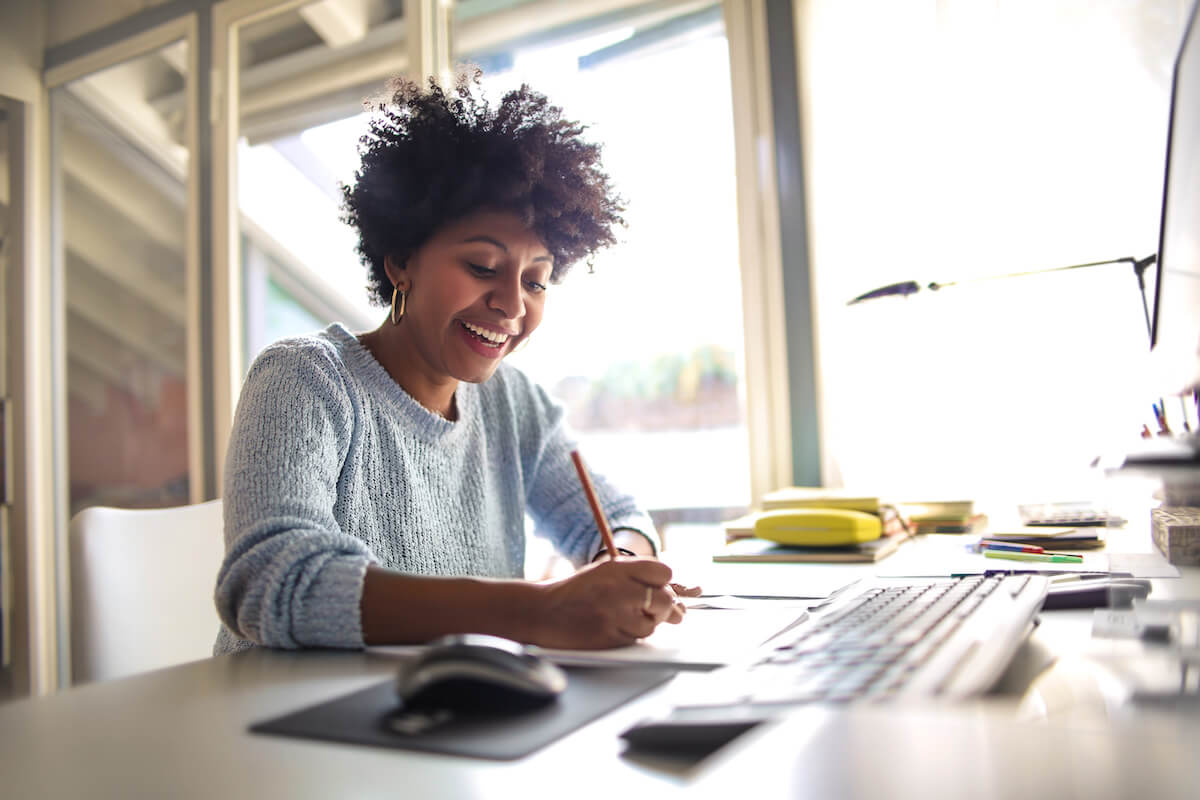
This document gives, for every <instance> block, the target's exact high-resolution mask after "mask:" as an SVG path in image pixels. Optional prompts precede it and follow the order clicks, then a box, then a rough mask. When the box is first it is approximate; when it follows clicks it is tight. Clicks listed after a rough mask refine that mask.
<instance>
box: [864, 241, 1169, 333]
mask: <svg viewBox="0 0 1200 800" xmlns="http://www.w3.org/2000/svg"><path fill="white" fill-rule="evenodd" d="M1157 260H1158V257H1157V255H1156V254H1154V253H1151V254H1150V255H1148V256H1146V257H1145V258H1134V257H1133V256H1125V257H1123V258H1113V259H1109V260H1108V261H1089V262H1088V263H1086V264H1071V265H1070V266H1067V267H1050V268H1049V269H1035V270H1029V271H1026V272H1009V273H1005V274H1003V275H984V276H982V277H978V278H965V279H963V280H960V281H945V282H944V283H938V282H936V281H935V282H932V283H927V284H925V288H926V289H928V290H930V291H933V292H936V291H938V290H940V289H945V288H946V287H948V286H958V285H960V284H964V283H978V282H980V281H994V280H1000V279H1002V278H1023V277H1026V276H1028V275H1044V274H1046V273H1049V272H1066V271H1067V270H1072V269H1086V268H1088V267H1102V266H1105V265H1108V264H1132V265H1133V274H1134V277H1136V278H1137V282H1138V289H1139V290H1140V292H1141V295H1142V312H1143V313H1144V314H1145V316H1146V332H1147V333H1148V334H1150V335H1151V336H1153V325H1152V323H1151V321H1150V303H1149V301H1148V300H1147V299H1146V277H1145V275H1146V270H1148V269H1149V268H1150V267H1152V266H1154V264H1155V263H1156V262H1157ZM919 291H921V285H920V284H919V283H917V282H916V281H900V282H899V283H889V284H888V285H887V286H880V287H879V288H878V289H872V290H871V291H869V292H864V293H863V294H860V295H859V296H858V297H855V298H854V299H853V300H850V301H848V302H847V303H846V305H848V306H852V305H854V304H856V303H861V302H863V301H866V300H876V299H878V298H880V297H908V296H909V295H910V294H916V293H917V292H919Z"/></svg>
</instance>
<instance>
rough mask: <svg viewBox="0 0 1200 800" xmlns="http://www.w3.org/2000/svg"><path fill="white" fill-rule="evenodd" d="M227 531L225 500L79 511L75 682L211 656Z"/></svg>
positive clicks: (74, 552)
mask: <svg viewBox="0 0 1200 800" xmlns="http://www.w3.org/2000/svg"><path fill="white" fill-rule="evenodd" d="M222 530H223V523H222V519H221V501H220V500H212V501H209V502H207V503H199V504H197V505H191V506H179V507H177V508H156V509H123V508H107V507H103V506H93V507H91V508H86V509H84V510H82V511H80V512H79V513H78V514H76V515H75V516H74V517H73V518H72V519H71V529H70V547H71V666H72V672H73V680H74V682H75V683H85V682H88V681H98V680H108V679H110V678H116V677H120V676H122V675H129V674H132V673H135V672H143V671H146V670H151V669H158V668H159V667H166V666H170V665H172V664H180V663H183V662H185V661H195V660H197V659H201V658H207V657H209V656H211V655H212V647H213V642H214V641H215V640H216V635H217V630H218V628H219V626H220V619H219V617H218V616H217V611H216V606H215V605H214V602H213V589H214V588H215V586H216V578H217V570H218V569H219V568H220V566H221V559H222V558H223V556H224V554H225V537H224V535H223V533H222Z"/></svg>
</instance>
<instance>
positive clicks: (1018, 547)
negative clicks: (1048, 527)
mask: <svg viewBox="0 0 1200 800" xmlns="http://www.w3.org/2000/svg"><path fill="white" fill-rule="evenodd" d="M979 546H980V547H982V548H983V549H984V550H1004V551H1007V552H1009V553H1045V552H1046V548H1044V547H1036V546H1034V545H1032V544H1009V543H1008V542H990V541H987V540H984V541H981V542H980V543H979Z"/></svg>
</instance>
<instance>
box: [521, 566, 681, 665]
mask: <svg viewBox="0 0 1200 800" xmlns="http://www.w3.org/2000/svg"><path fill="white" fill-rule="evenodd" d="M670 581H671V568H670V567H668V566H667V565H666V564H664V563H662V562H661V561H656V560H654V559H652V558H628V559H627V558H619V559H617V560H615V561H604V562H600V563H597V564H592V565H589V566H587V567H584V568H583V569H581V570H579V571H578V572H576V573H574V574H573V575H570V576H568V577H566V578H563V579H562V580H559V581H555V582H553V583H548V584H542V585H541V588H542V590H543V591H544V593H545V594H544V602H543V604H542V608H541V614H540V617H541V619H540V624H539V625H538V626H537V627H538V630H537V632H536V634H535V638H534V641H533V642H532V643H533V644H538V645H541V646H543V647H558V648H571V649H600V648H607V647H621V646H623V645H629V644H633V643H634V642H635V641H637V640H638V639H641V638H644V637H646V636H649V635H650V634H651V633H653V632H654V629H655V628H656V627H658V625H659V624H660V623H662V622H672V623H674V622H679V621H680V620H682V619H683V615H684V612H685V609H684V607H683V604H682V603H680V602H679V600H678V599H677V597H676V595H675V592H674V590H673V589H672V588H671V585H670Z"/></svg>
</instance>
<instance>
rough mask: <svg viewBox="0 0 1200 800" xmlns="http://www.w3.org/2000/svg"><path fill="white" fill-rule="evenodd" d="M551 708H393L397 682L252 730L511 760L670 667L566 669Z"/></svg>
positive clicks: (648, 684)
mask: <svg viewBox="0 0 1200 800" xmlns="http://www.w3.org/2000/svg"><path fill="white" fill-rule="evenodd" d="M566 672H567V688H566V690H564V691H563V693H562V694H561V695H559V697H558V699H557V700H556V701H555V702H553V703H552V704H550V705H547V706H543V707H541V708H537V709H534V710H532V711H520V712H508V713H496V714H490V715H482V714H481V715H458V716H455V715H452V714H450V712H427V713H417V712H411V713H407V714H405V713H403V712H397V710H396V690H395V685H394V683H393V681H392V680H390V679H389V680H386V681H383V682H381V683H378V684H376V685H374V686H369V687H367V688H366V689H360V690H359V691H357V692H352V693H351V694H347V695H343V696H341V697H338V698H335V699H333V700H329V701H327V702H324V703H320V704H318V705H314V706H310V707H308V708H304V709H301V710H299V711H294V712H292V713H290V714H285V715H284V716H281V717H276V718H274V719H270V720H266V721H264V722H259V723H256V724H254V725H252V726H250V730H251V731H252V732H254V733H272V734H279V735H282V736H295V737H299V738H304V739H322V740H326V741H334V742H348V743H350V744H367V745H375V746H377V747H395V748H399V749H402V750H422V751H425V752H429V753H443V754H447V755H457V756H470V757H474V758H490V759H496V760H500V761H506V760H510V759H514V758H520V757H522V756H525V755H528V754H529V753H532V752H533V751H534V750H537V749H538V748H540V747H542V746H544V745H547V744H549V743H550V742H553V741H554V740H555V739H558V738H559V737H560V736H563V735H565V734H567V733H570V732H571V731H573V730H575V729H576V728H578V727H580V726H582V725H583V724H584V723H587V722H590V721H591V720H593V719H595V718H597V717H599V716H601V715H602V714H604V713H606V712H608V711H611V710H612V709H614V708H617V707H618V706H620V705H622V704H624V703H626V702H628V701H630V700H632V699H633V698H635V697H637V696H638V695H640V694H642V693H643V692H646V691H648V690H650V689H652V688H654V687H655V686H658V685H659V684H661V683H663V682H665V681H666V680H667V679H668V678H670V677H672V676H673V675H674V674H675V672H676V671H675V670H673V669H645V668H640V667H635V668H630V667H622V668H608V667H603V668H593V667H578V668H568V669H567V670H566Z"/></svg>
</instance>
